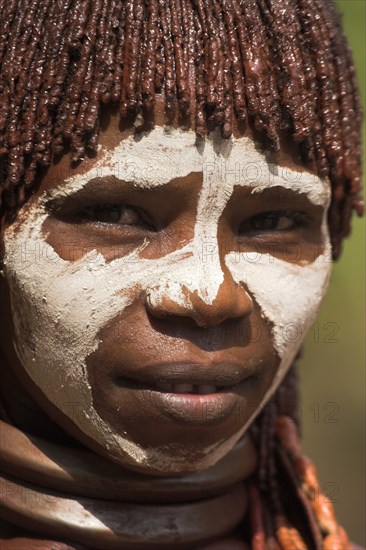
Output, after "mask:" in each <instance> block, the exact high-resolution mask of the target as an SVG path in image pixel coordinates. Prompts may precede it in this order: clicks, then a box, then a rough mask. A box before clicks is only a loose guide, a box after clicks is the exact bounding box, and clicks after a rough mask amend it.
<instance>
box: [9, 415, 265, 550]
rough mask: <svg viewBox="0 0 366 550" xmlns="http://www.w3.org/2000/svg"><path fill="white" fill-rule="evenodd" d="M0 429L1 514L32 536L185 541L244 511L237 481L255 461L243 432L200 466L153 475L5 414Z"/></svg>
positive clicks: (190, 543)
mask: <svg viewBox="0 0 366 550" xmlns="http://www.w3.org/2000/svg"><path fill="white" fill-rule="evenodd" d="M0 433H1V440H2V441H1V450H0V470H1V471H2V472H1V474H0V476H1V484H2V486H3V487H5V490H4V491H2V492H1V496H0V516H1V517H6V518H7V519H8V520H9V521H10V522H11V523H14V524H15V525H17V526H19V527H20V528H27V529H31V530H32V532H34V533H35V534H36V535H38V536H44V537H48V538H49V537H50V536H52V537H54V538H55V539H56V538H57V539H60V540H65V541H66V540H70V541H72V542H74V543H79V544H85V545H90V544H93V546H94V547H95V545H96V544H99V546H97V548H98V547H99V548H111V549H114V548H116V549H117V548H121V545H123V548H141V549H142V548H145V546H146V548H152V546H151V541H152V540H155V541H156V548H169V547H171V545H172V544H174V546H177V547H178V548H179V547H180V548H192V547H194V546H196V545H198V544H204V543H205V542H208V541H210V540H216V539H218V538H220V537H222V536H224V535H225V534H227V533H228V532H230V531H232V530H233V529H235V528H236V527H237V526H238V525H239V524H240V523H241V521H242V520H243V518H244V516H245V513H246V507H247V498H246V492H245V487H244V483H243V481H244V480H245V479H246V478H247V477H248V476H249V475H250V474H251V473H253V471H254V470H255V469H256V462H257V459H256V453H255V449H254V446H253V444H252V442H251V440H250V438H249V436H245V437H244V438H242V439H241V440H240V441H239V442H238V443H237V445H235V446H234V448H233V449H232V450H231V451H230V452H229V453H228V454H227V455H226V456H225V457H224V458H223V459H222V460H221V461H219V462H218V463H217V464H215V465H214V466H212V467H211V468H209V469H207V470H205V471H203V472H197V473H194V474H190V475H186V476H177V477H163V478H159V477H155V476H148V475H143V474H139V473H136V472H130V471H128V470H126V469H123V468H121V467H119V466H118V465H116V464H113V463H111V462H109V461H108V460H107V459H104V458H103V457H101V456H99V455H97V454H96V453H94V452H92V451H89V450H87V449H86V448H81V447H79V448H75V447H70V446H66V445H63V444H60V443H55V442H50V441H49V440H47V439H44V438H41V437H37V436H34V435H32V436H30V435H27V434H26V433H24V432H22V431H21V430H19V429H17V428H15V427H14V426H11V425H10V424H8V423H6V422H4V421H0ZM24 495H27V498H26V499H24ZM30 502H33V503H35V505H34V506H32V507H30V506H29V503H30ZM168 519H169V521H168Z"/></svg>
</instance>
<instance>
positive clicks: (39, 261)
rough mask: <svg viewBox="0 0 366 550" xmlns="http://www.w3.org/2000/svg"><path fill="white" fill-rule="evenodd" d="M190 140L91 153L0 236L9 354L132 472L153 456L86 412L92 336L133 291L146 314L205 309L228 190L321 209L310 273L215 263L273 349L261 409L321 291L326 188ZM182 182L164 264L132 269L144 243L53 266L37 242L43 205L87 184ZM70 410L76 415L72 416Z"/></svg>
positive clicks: (270, 264)
mask: <svg viewBox="0 0 366 550" xmlns="http://www.w3.org/2000/svg"><path fill="white" fill-rule="evenodd" d="M195 141H196V137H195V134H194V133H193V132H183V131H180V130H172V131H170V132H165V131H164V129H163V128H161V127H157V128H155V129H154V130H153V131H152V132H150V133H149V134H148V135H144V136H143V137H142V138H141V139H140V140H138V141H136V140H135V139H134V138H133V137H130V138H128V139H126V140H124V141H122V142H121V143H120V144H119V145H118V146H117V147H116V148H115V149H114V150H112V151H105V150H103V149H102V150H101V156H100V159H99V160H98V161H97V162H96V164H95V165H94V167H93V168H92V169H91V170H89V171H88V172H86V173H85V174H82V175H77V176H74V177H72V178H70V179H69V180H67V181H66V182H65V183H62V185H60V186H59V187H58V188H56V189H54V190H53V191H52V192H51V193H48V194H45V195H43V196H41V197H40V198H39V199H38V201H37V202H36V203H35V204H33V205H32V206H31V208H30V210H29V211H28V212H27V215H26V217H24V218H25V219H24V220H23V221H22V222H21V224H20V225H19V226H18V227H17V228H16V230H14V228H13V227H10V228H8V229H7V230H6V232H5V276H6V278H7V280H8V282H9V286H10V291H11V304H12V312H13V319H14V324H15V332H16V338H15V349H16V351H17V354H18V356H19V359H20V361H21V363H22V365H23V367H24V368H25V370H26V371H27V373H28V375H29V376H30V378H31V379H32V380H33V381H34V383H35V384H36V385H37V386H38V387H39V388H40V389H41V390H42V392H43V393H44V394H45V395H46V397H47V398H48V399H49V400H50V401H51V402H52V403H54V404H55V405H56V407H57V408H58V409H59V410H61V411H62V412H63V413H64V414H65V415H67V416H69V417H70V418H71V419H72V420H73V422H75V423H76V424H77V426H78V427H79V428H80V429H81V430H82V432H83V433H84V434H86V435H87V436H88V437H90V438H92V439H93V440H94V441H96V442H97V443H98V444H100V445H102V446H103V448H105V449H107V450H108V452H110V453H111V455H113V456H117V457H118V456H121V457H123V456H127V457H129V459H130V460H132V461H133V462H134V463H136V464H141V465H143V464H149V462H150V461H154V462H156V459H157V457H158V456H159V453H160V459H161V458H164V449H162V448H160V449H159V448H156V449H149V450H146V449H143V448H141V447H140V446H139V445H138V444H136V443H135V442H133V441H130V440H129V439H128V438H127V437H125V436H123V435H121V434H120V433H118V432H117V431H116V429H115V428H113V427H112V426H111V425H109V424H108V423H107V422H105V421H104V420H103V419H102V418H101V417H100V416H99V414H98V412H97V411H96V410H95V408H94V405H93V397H92V388H91V386H90V383H89V380H88V374H87V366H86V360H87V358H88V356H89V355H90V354H92V353H93V352H94V351H95V350H96V349H97V348H98V346H99V343H100V341H99V339H98V334H100V331H101V330H102V329H103V327H105V326H106V325H107V323H109V322H110V321H111V320H112V319H114V318H115V317H116V316H117V315H119V314H120V313H121V312H122V311H123V310H124V309H125V308H126V307H127V306H128V305H130V304H132V303H133V302H134V301H135V300H136V299H137V298H138V297H139V296H141V291H143V292H145V293H147V295H148V300H150V303H151V304H152V305H157V304H158V303H159V302H160V301H161V300H163V299H164V298H166V297H168V298H169V299H170V300H174V301H175V302H176V303H178V304H181V305H183V306H184V307H192V306H191V304H190V293H194V292H196V293H197V294H198V296H199V297H200V298H201V299H202V300H203V301H204V302H206V303H207V304H212V303H213V301H214V300H215V297H216V296H217V293H218V290H219V288H220V286H221V284H222V283H223V281H224V274H223V271H222V267H221V264H220V260H219V255H218V254H213V255H211V256H210V261H209V262H207V261H203V256H202V255H203V249H204V246H206V245H207V243H208V244H209V246H210V249H215V247H216V250H217V235H218V222H219V219H220V217H221V215H222V213H223V211H224V209H225V207H226V205H227V203H228V201H229V199H230V197H231V196H232V193H233V190H234V187H235V186H245V187H250V188H251V190H252V193H260V192H261V191H263V190H265V189H268V188H270V187H277V186H278V187H282V188H287V189H291V190H295V191H297V192H298V193H306V195H307V197H308V199H309V200H310V201H311V202H312V203H313V204H315V205H319V206H323V207H324V217H323V224H322V241H323V244H324V247H323V253H322V254H320V255H319V256H318V257H317V258H316V260H315V261H313V262H308V263H306V264H305V265H298V264H296V263H290V262H287V261H284V260H280V259H278V258H276V257H274V256H272V255H270V254H262V255H259V254H257V253H247V254H241V255H239V256H238V254H236V253H235V252H231V251H228V253H227V254H226V256H225V263H226V266H227V267H228V269H229V271H230V272H231V274H232V276H233V278H234V280H235V281H237V282H238V283H244V284H245V285H246V287H247V289H248V291H249V294H250V295H251V296H252V297H253V298H254V299H255V300H256V301H257V303H258V305H259V307H260V308H261V312H262V315H263V316H264V317H265V318H266V319H267V320H268V321H269V322H270V323H271V325H272V326H273V340H274V346H275V349H276V351H277V354H278V356H279V357H280V360H281V362H280V366H279V369H278V371H277V374H276V377H275V380H274V382H273V384H272V385H271V387H270V389H268V391H267V393H266V395H265V397H264V399H263V401H262V403H261V407H260V408H262V407H263V406H264V404H265V403H266V402H267V401H268V399H269V398H270V396H271V395H272V394H273V393H274V391H275V389H276V388H277V387H278V384H279V383H280V381H281V380H282V379H283V376H284V374H285V373H286V371H287V369H288V367H289V366H290V364H291V362H292V360H293V358H294V356H295V354H296V352H297V350H298V349H299V347H300V345H301V342H302V339H303V337H304V336H305V333H306V331H307V330H308V328H309V327H310V325H311V324H312V323H313V322H314V319H315V317H316V314H317V311H318V308H319V305H320V302H321V299H322V297H323V296H324V294H325V291H326V288H327V284H328V280H329V274H330V267H331V263H330V260H329V256H328V254H329V250H330V246H329V235H328V229H327V223H326V210H327V206H328V203H329V196H330V191H329V188H328V185H327V184H326V182H323V181H321V180H320V179H319V178H317V177H315V176H314V175H312V174H310V173H308V172H295V171H292V170H290V169H289V168H283V167H280V166H276V167H270V166H269V164H268V163H267V161H266V158H265V156H264V155H263V154H262V153H261V152H259V151H258V150H257V149H256V148H255V146H254V144H253V142H252V141H251V140H250V139H249V138H245V137H242V138H239V139H233V140H232V141H231V142H228V141H225V140H222V139H221V138H217V137H216V134H214V135H213V139H210V140H207V141H206V143H205V145H204V148H203V149H202V150H200V149H199V148H197V146H196V145H195ZM274 168H275V169H274ZM191 172H202V174H203V184H202V189H201V191H200V195H199V200H198V206H197V218H196V224H195V230H194V237H193V239H192V241H191V242H190V243H188V244H186V245H185V246H183V247H182V248H180V249H178V250H175V251H174V252H172V253H169V254H167V255H165V256H163V257H160V258H158V259H153V260H152V259H146V258H142V257H141V256H140V253H141V251H142V250H143V249H144V247H145V246H146V245H147V244H148V243H147V242H146V243H144V245H142V246H140V247H139V248H137V249H135V250H133V251H132V252H131V253H129V254H128V255H126V256H124V257H120V258H117V259H114V260H112V261H110V262H108V263H107V261H106V260H105V258H104V257H103V256H102V255H101V254H100V253H98V252H97V251H92V252H89V253H86V254H85V255H84V256H83V257H82V258H81V259H79V260H77V261H74V262H71V261H66V260H63V259H62V258H61V257H59V256H58V255H57V253H56V252H55V251H54V250H53V249H52V248H51V247H50V245H49V244H48V243H47V242H46V238H47V236H46V235H45V233H44V231H43V230H42V226H43V224H44V222H45V220H46V219H47V217H48V215H49V213H48V211H47V209H46V204H47V203H48V202H49V201H50V199H54V198H61V197H68V196H70V195H73V194H75V193H76V192H78V191H80V190H81V189H82V188H83V187H84V186H85V185H86V183H87V182H88V181H90V180H91V179H94V178H96V177H102V176H107V175H113V176H116V177H117V178H119V179H121V180H124V181H126V182H130V183H131V185H133V186H134V187H143V188H152V187H155V186H164V185H168V184H169V182H170V181H171V180H172V179H174V178H178V177H179V178H181V177H184V176H187V175H188V174H189V173H191ZM187 291H188V292H187ZM294 327H296V331H297V333H296V337H292V338H291V334H290V336H289V329H291V328H292V329H293V328H294ZM300 335H301V337H299V336H300ZM51 372H52V376H51V375H50V373H51ZM57 373H58V376H57ZM73 404H79V406H78V411H77V414H76V415H75V410H74V409H73ZM80 404H81V405H82V406H80ZM258 412H259V409H258V410H257V411H256V412H255V413H254V414H253V416H252V418H251V419H250V420H249V422H251V421H252V420H253V418H254V416H256V415H257V414H258ZM249 422H247V423H246V424H245V425H244V426H242V428H241V430H240V431H238V433H237V434H236V435H235V437H231V438H230V440H226V441H219V442H218V443H217V444H215V445H212V446H210V447H209V448H207V449H206V451H207V452H206V456H205V457H203V458H202V459H201V460H200V462H199V463H197V465H196V466H197V469H202V468H206V467H208V466H210V465H212V464H214V463H215V462H217V461H218V460H219V459H220V458H221V457H222V456H224V455H225V454H226V453H227V452H228V450H229V449H230V448H231V447H232V445H234V443H235V442H236V441H237V440H238V439H239V438H240V437H241V435H242V434H243V432H244V431H245V430H246V428H247V426H248V424H249ZM169 460H170V464H169V467H172V466H173V467H174V464H173V465H172V458H170V459H169ZM174 460H175V465H176V466H177V468H178V469H179V465H180V464H182V463H184V460H185V457H184V456H176V457H175V458H174Z"/></svg>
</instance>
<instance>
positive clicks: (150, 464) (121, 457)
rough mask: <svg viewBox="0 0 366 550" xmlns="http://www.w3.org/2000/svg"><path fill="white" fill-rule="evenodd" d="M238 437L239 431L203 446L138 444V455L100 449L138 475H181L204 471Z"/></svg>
mask: <svg viewBox="0 0 366 550" xmlns="http://www.w3.org/2000/svg"><path fill="white" fill-rule="evenodd" d="M241 436H242V432H240V433H237V434H235V435H234V436H232V437H230V438H229V439H226V440H221V441H219V442H217V443H213V444H211V445H206V446H203V445H201V446H197V444H195V445H187V444H182V443H168V444H164V445H160V446H157V447H148V448H145V449H141V447H140V448H139V449H140V456H139V457H137V456H136V455H135V456H131V453H130V452H128V453H126V449H123V451H122V452H121V453H120V454H119V453H118V454H116V453H115V452H114V453H110V452H108V451H107V450H106V449H103V451H101V450H100V452H101V454H103V455H104V456H106V457H107V458H109V459H110V460H112V461H113V462H115V463H117V464H119V465H120V466H122V467H124V468H126V469H128V470H132V471H135V472H138V473H141V474H146V475H153V476H161V477H163V476H176V475H185V474H192V473H195V472H200V471H202V470H206V469H207V468H210V467H211V466H213V465H214V464H216V463H217V462H219V461H220V460H221V459H222V458H223V457H224V456H225V455H226V454H227V453H228V452H229V451H230V450H231V449H232V447H233V446H234V445H235V443H236V442H237V441H238V440H239V439H240V437H241ZM129 451H131V449H129ZM127 455H128V456H127Z"/></svg>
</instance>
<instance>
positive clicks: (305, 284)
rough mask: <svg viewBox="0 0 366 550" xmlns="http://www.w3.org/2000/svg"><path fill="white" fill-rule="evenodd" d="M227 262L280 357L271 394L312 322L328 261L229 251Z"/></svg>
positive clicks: (324, 286)
mask: <svg viewBox="0 0 366 550" xmlns="http://www.w3.org/2000/svg"><path fill="white" fill-rule="evenodd" d="M225 262H226V265H227V267H228V269H229V270H230V271H231V273H232V276H233V278H234V280H235V281H236V282H237V283H244V284H245V286H246V287H247V289H248V291H249V293H250V294H251V296H252V297H253V298H254V299H255V300H256V302H257V303H258V305H259V307H260V309H261V313H262V316H263V317H265V318H266V319H267V320H268V321H270V323H271V325H272V335H273V342H274V347H275V349H276V352H277V354H278V356H279V358H280V359H281V363H280V367H279V370H278V372H277V374H276V378H275V380H274V383H273V386H272V388H271V390H270V392H269V393H271V394H272V393H273V392H274V390H275V389H276V387H277V386H278V384H279V383H280V381H281V379H282V378H283V376H284V375H285V373H286V371H287V369H288V368H289V366H290V365H291V363H292V361H293V359H294V358H295V356H296V353H297V352H298V350H299V348H300V346H301V343H302V342H303V340H304V338H305V335H306V333H307V331H308V330H309V328H310V326H311V325H312V324H313V322H314V321H315V318H316V315H317V313H318V310H319V307H320V304H321V301H322V299H323V297H324V295H325V292H326V289H327V286H328V282H329V276H330V270H331V263H330V261H329V258H328V256H327V255H320V256H318V258H317V259H316V260H315V261H314V262H312V263H309V264H308V265H304V266H299V265H296V264H292V263H289V262H286V261H283V260H280V259H278V258H275V257H273V256H271V255H269V254H257V253H245V254H242V255H240V256H238V255H237V254H234V253H230V254H228V255H227V256H226V258H225Z"/></svg>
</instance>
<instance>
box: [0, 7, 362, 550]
mask: <svg viewBox="0 0 366 550" xmlns="http://www.w3.org/2000/svg"><path fill="white" fill-rule="evenodd" d="M0 13H1V17H0V67H1V68H0V75H1V78H0V97H1V100H0V174H1V181H0V184H1V201H2V212H3V213H4V212H7V211H8V210H9V209H14V208H18V207H19V206H21V205H22V204H23V203H24V202H25V201H26V200H27V198H28V197H29V195H30V194H31V192H32V190H33V189H34V188H35V186H36V183H37V175H38V174H39V172H40V171H42V170H43V169H44V168H47V167H48V166H49V165H50V163H51V162H52V160H53V158H54V157H55V155H58V154H59V153H62V152H64V151H67V150H69V151H70V154H71V159H72V161H74V162H77V161H79V160H81V159H82V158H83V157H84V155H85V154H90V153H95V152H96V151H97V145H98V134H99V130H100V127H99V125H100V113H101V109H102V106H103V105H115V106H116V105H119V109H120V114H121V119H122V120H123V119H126V120H130V119H131V120H132V121H134V122H135V124H137V123H136V120H139V119H143V120H144V119H148V117H149V116H150V114H151V113H152V112H153V109H154V106H155V104H156V100H157V96H158V95H159V97H162V98H163V103H164V113H165V120H166V123H167V124H170V123H172V121H174V120H177V119H178V120H179V124H181V125H184V126H185V127H187V124H188V125H189V126H192V127H193V128H194V130H195V132H196V134H197V136H198V137H200V138H203V137H205V136H206V135H207V134H208V133H209V132H210V130H211V129H213V128H215V127H220V128H221V132H222V136H223V137H224V138H229V137H230V136H231V135H232V132H233V125H234V123H236V124H239V125H245V124H250V125H251V127H253V128H255V131H256V132H258V134H259V135H260V136H261V138H262V139H263V140H264V142H265V144H266V147H268V148H269V149H270V150H273V151H278V149H279V148H280V143H281V140H282V138H284V137H286V138H290V139H291V140H292V142H293V143H295V144H296V145H297V147H298V150H299V152H300V155H301V158H302V160H303V161H304V163H305V164H306V166H308V167H309V168H310V169H311V170H313V171H314V172H315V173H316V174H317V175H318V176H319V177H321V178H329V180H330V182H331V186H332V202H331V206H330V210H329V228H330V233H331V240H332V251H333V257H334V258H337V257H338V255H339V253H340V246H341V242H342V239H343V238H344V237H345V236H346V235H348V233H349V232H350V219H351V214H352V211H353V210H355V211H356V212H357V213H358V214H362V208H363V204H362V201H361V199H360V196H359V192H360V187H361V145H360V143H361V137H360V136H361V118H362V117H361V110H360V102H359V95H358V90H357V84H356V77H355V70H354V66H353V62H352V55H351V51H350V49H349V46H348V44H347V40H346V38H345V36H344V33H343V31H342V28H341V22H340V18H339V15H338V13H337V10H336V8H335V5H334V4H333V2H332V1H331V0H292V1H289V0H245V1H244V0H124V1H122V0H58V1H57V2H56V1H53V0H0ZM132 124H133V123H132ZM296 403H297V392H296V384H295V383H294V367H293V368H292V369H291V370H290V373H289V375H288V376H287V378H286V379H285V381H284V382H283V383H282V385H281V386H280V389H279V390H278V392H277V394H276V397H275V398H274V399H273V400H272V401H271V403H270V404H269V405H267V407H266V408H265V410H264V412H263V413H262V414H261V416H260V417H259V418H258V420H257V421H256V422H255V423H254V426H253V427H252V433H253V437H254V439H255V440H256V442H257V445H258V448H259V449H260V466H259V468H258V480H257V482H256V483H255V484H253V485H252V488H251V492H250V495H251V510H252V522H251V532H252V537H253V539H252V540H253V548H254V549H255V550H263V549H265V548H266V549H270V548H278V545H280V547H281V548H283V549H285V550H288V549H290V548H291V550H292V549H293V548H294V547H296V548H299V549H300V548H306V547H307V546H306V543H305V542H304V539H303V537H304V536H305V538H306V535H304V534H303V533H302V527H301V521H300V522H299V521H297V526H296V527H295V525H294V523H296V518H295V519H294V518H293V517H291V513H290V512H289V508H291V507H289V506H287V508H286V502H285V498H284V495H283V491H282V489H281V483H280V481H279V476H281V475H282V476H283V475H288V476H290V478H291V479H292V481H293V482H294V485H295V486H296V487H300V488H301V491H299V494H297V499H298V500H299V502H301V507H302V510H303V514H302V517H306V518H307V520H308V524H309V525H310V530H311V532H312V537H313V540H315V542H316V543H317V545H318V547H322V548H325V547H326V548H328V547H329V545H330V544H331V543H333V544H336V543H337V541H338V542H339V546H337V548H338V547H339V548H346V547H348V545H347V544H346V543H345V541H346V538H345V535H344V532H343V530H342V529H341V528H340V527H339V525H338V524H337V523H336V522H335V520H334V518H333V515H332V512H331V505H330V502H329V501H327V499H326V497H324V496H323V495H321V494H319V491H318V482H317V478H316V475H315V473H314V469H313V466H312V465H311V464H310V463H309V461H308V459H305V457H303V455H302V453H301V450H300V446H299V444H298V427H297V426H296V415H295V412H294V411H296ZM281 468H282V474H281V473H280V470H281ZM284 472H287V474H286V473H285V474H284ZM258 541H259V542H258ZM276 545H277V546H276ZM334 548H336V546H334Z"/></svg>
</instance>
